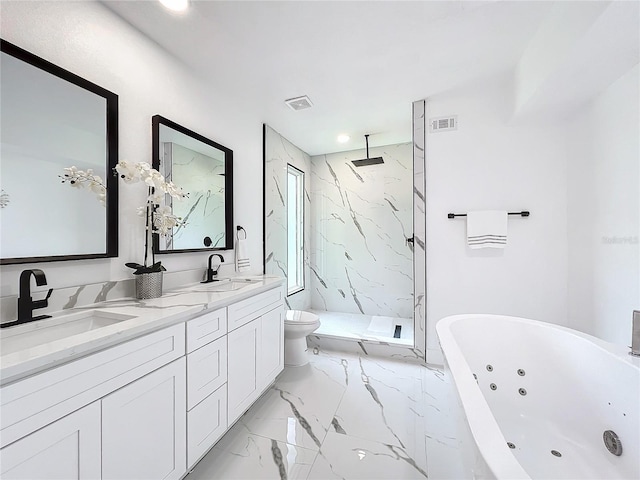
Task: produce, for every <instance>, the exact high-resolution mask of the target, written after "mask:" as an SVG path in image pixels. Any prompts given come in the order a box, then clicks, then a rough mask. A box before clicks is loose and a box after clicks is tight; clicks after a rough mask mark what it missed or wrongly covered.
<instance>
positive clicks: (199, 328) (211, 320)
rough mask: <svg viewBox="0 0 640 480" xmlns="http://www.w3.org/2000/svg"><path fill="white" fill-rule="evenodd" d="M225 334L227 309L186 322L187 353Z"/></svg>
mask: <svg viewBox="0 0 640 480" xmlns="http://www.w3.org/2000/svg"><path fill="white" fill-rule="evenodd" d="M226 333H227V309H226V308H220V309H219V310H215V311H213V312H209V313H205V314H204V315H201V316H199V317H197V318H194V319H193V320H189V321H188V322H187V353H189V352H193V351H194V350H196V349H198V348H200V347H202V346H203V345H206V344H207V343H209V342H212V341H214V340H217V339H218V338H220V337H221V336H223V335H225V334H226Z"/></svg>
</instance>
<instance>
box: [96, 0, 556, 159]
mask: <svg viewBox="0 0 640 480" xmlns="http://www.w3.org/2000/svg"><path fill="white" fill-rule="evenodd" d="M103 3H104V4H105V5H107V6H108V8H110V9H111V10H112V11H114V12H115V13H116V14H118V15H119V16H120V17H122V18H123V19H125V20H126V21H127V22H129V23H130V24H131V25H133V26H134V27H135V28H137V29H138V30H140V31H141V32H143V33H144V34H145V35H147V36H148V37H150V38H151V39H153V40H154V41H155V42H157V43H158V44H159V45H160V46H161V47H162V48H164V49H165V50H167V51H168V52H170V53H171V54H173V55H174V56H175V57H177V58H179V59H180V60H181V61H182V62H183V63H184V64H186V65H187V66H188V67H190V68H192V69H193V70H194V71H196V72H198V73H199V74H200V75H202V76H203V77H204V78H206V81H207V82H208V83H209V84H210V85H211V87H212V88H216V89H219V90H221V91H224V92H227V94H228V95H229V97H231V98H233V99H234V101H235V102H236V104H237V105H238V108H246V109H253V110H255V111H256V112H258V114H259V116H260V117H261V119H262V121H264V122H265V123H267V124H269V125H270V126H272V127H273V128H275V129H276V130H277V131H279V132H280V133H281V134H283V135H284V136H285V137H287V138H288V139H289V140H290V141H292V142H293V143H294V144H296V145H297V146H298V147H300V148H302V149H303V150H304V151H306V152H307V153H309V154H311V155H316V154H322V153H330V152H334V151H341V150H351V149H356V148H363V147H364V138H363V135H364V134H365V133H370V134H371V137H370V146H378V145H387V144H392V143H400V142H408V141H411V103H412V101H414V100H418V99H422V98H426V97H428V96H431V95H434V94H437V93H440V92H443V91H446V90H449V89H451V88H454V87H456V86H460V85H465V84H469V83H471V82H473V81H475V80H477V79H479V78H485V77H488V76H491V75H494V74H498V73H501V72H506V71H509V70H512V69H513V68H514V67H515V65H516V64H517V62H518V60H519V58H520V57H521V55H522V53H523V51H524V49H525V48H526V46H527V43H528V41H529V39H530V38H532V37H533V36H534V34H535V33H536V31H537V29H538V27H539V25H540V24H541V22H543V20H544V19H545V17H546V16H547V15H548V14H549V12H550V11H551V9H552V7H553V5H554V2H543V1H534V2H526V1H503V2H495V1H482V2H470V1H461V2H458V1H443V2H438V1H414V2H404V1H389V2H386V1H351V2H343V1H319V2H315V1H286V2H275V1H258V2H253V1H194V0H192V1H191V6H190V8H189V10H188V11H187V12H186V13H185V14H181V15H180V14H173V13H170V12H169V11H167V10H166V9H164V8H163V7H162V6H161V5H160V4H159V3H158V2H156V1H107V0H105V1H103ZM300 95H308V96H309V97H310V98H311V100H312V102H313V103H314V106H313V107H312V108H311V109H307V110H302V111H298V112H294V111H292V110H290V109H289V108H288V107H287V106H286V105H285V104H284V100H285V99H287V98H291V97H296V96H300ZM339 133H347V134H349V135H350V136H351V141H350V142H349V143H347V144H338V143H337V142H336V136H337V135H338V134H339Z"/></svg>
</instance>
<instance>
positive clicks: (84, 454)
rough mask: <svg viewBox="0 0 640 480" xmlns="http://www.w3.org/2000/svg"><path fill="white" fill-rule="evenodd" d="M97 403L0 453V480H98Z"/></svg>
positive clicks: (98, 428)
mask: <svg viewBox="0 0 640 480" xmlns="http://www.w3.org/2000/svg"><path fill="white" fill-rule="evenodd" d="M100 455H101V452H100V402H99V401H97V402H94V403H92V404H90V405H87V406H86V407H83V408H81V409H80V410H77V411H75V412H73V413H70V414H69V415H67V416H66V417H63V418H61V419H60V420H57V421H55V422H53V423H51V424H49V425H47V426H46V427H44V428H41V429H40V430H37V431H36V432H34V433H32V434H30V435H27V436H26V437H24V438H21V439H20V440H18V441H16V442H14V443H12V444H10V445H8V446H6V447H5V448H3V449H2V450H0V469H1V471H0V478H2V479H3V480H14V479H15V480H17V479H24V480H27V479H48V478H55V479H71V478H91V479H94V478H100V475H101V472H100Z"/></svg>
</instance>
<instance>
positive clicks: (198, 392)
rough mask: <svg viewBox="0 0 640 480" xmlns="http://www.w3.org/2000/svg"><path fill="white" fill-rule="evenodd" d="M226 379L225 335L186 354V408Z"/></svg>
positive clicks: (195, 403)
mask: <svg viewBox="0 0 640 480" xmlns="http://www.w3.org/2000/svg"><path fill="white" fill-rule="evenodd" d="M226 381H227V337H222V338H219V339H218V340H216V341H215V342H211V343H210V344H209V345H205V346H204V347H201V348H199V349H198V350H196V351H195V352H191V353H190V354H188V355H187V410H191V409H192V408H193V407H195V406H196V405H197V404H198V403H200V402H201V401H202V400H204V399H205V398H206V397H207V396H209V395H210V394H212V393H213V392H215V391H216V390H217V389H219V388H220V387H221V386H222V384H224V383H225V382H226Z"/></svg>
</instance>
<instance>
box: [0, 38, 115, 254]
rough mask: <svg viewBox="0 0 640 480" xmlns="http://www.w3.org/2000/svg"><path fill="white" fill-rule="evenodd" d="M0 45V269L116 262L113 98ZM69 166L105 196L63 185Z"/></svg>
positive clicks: (2, 42) (23, 52)
mask: <svg viewBox="0 0 640 480" xmlns="http://www.w3.org/2000/svg"><path fill="white" fill-rule="evenodd" d="M0 46H1V53H0V55H1V56H0V70H1V71H2V82H0V96H1V98H2V102H1V104H0V121H1V124H2V135H1V136H0V158H2V170H1V174H2V175H1V177H0V189H1V190H2V191H1V192H0V257H1V258H0V264H19V263H32V262H51V261H60V260H82V259H90V258H106V257H116V256H117V255H118V179H117V177H114V176H113V175H112V174H111V172H112V169H113V168H114V167H115V165H116V164H117V163H118V96H117V95H116V94H115V93H113V92H110V91H109V90H106V89H104V88H102V87H100V86H98V85H96V84H95V83H92V82H90V81H88V80H86V79H84V78H82V77H80V76H78V75H76V74H74V73H71V72H69V71H68V70H65V69H63V68H61V67H59V66H57V65H55V64H53V63H51V62H49V61H47V60H44V59H43V58H40V57H38V56H36V55H34V54H32V53H30V52H27V51H26V50H24V49H22V48H20V47H18V46H16V45H13V44H11V43H9V42H7V41H5V40H0ZM70 167H76V168H77V169H78V170H80V171H82V172H88V171H89V170H91V172H92V173H93V175H95V176H98V177H100V181H101V185H103V187H101V188H102V192H103V194H104V195H102V196H100V197H98V196H96V195H95V193H96V191H95V189H93V190H92V189H91V188H88V187H87V185H88V184H87V183H86V182H74V184H72V183H71V182H69V181H67V182H65V183H63V182H62V181H61V176H62V177H64V174H65V168H70ZM93 178H94V179H95V178H96V177H93ZM80 183H83V185H80ZM74 186H75V187H78V186H82V187H85V188H73V187H74Z"/></svg>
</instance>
